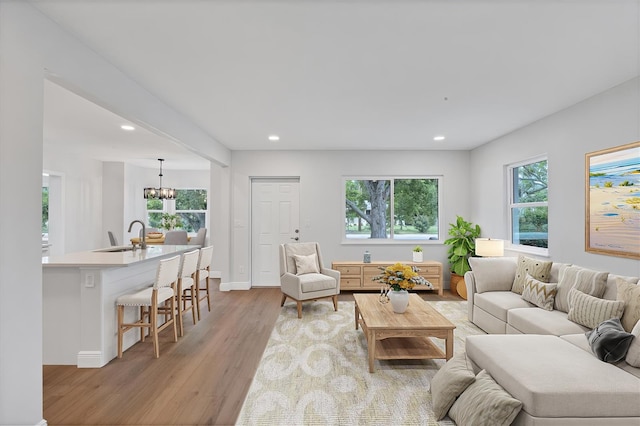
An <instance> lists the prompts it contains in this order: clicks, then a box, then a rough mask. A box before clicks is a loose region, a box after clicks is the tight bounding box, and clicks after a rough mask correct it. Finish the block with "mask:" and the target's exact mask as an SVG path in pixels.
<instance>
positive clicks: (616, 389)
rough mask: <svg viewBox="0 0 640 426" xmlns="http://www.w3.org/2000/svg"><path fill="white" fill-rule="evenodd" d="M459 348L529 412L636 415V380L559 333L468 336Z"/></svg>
mask: <svg viewBox="0 0 640 426" xmlns="http://www.w3.org/2000/svg"><path fill="white" fill-rule="evenodd" d="M554 312H555V311H554ZM465 348H466V351H467V355H468V356H469V358H470V359H471V360H472V361H473V362H474V363H475V364H476V365H477V366H478V367H479V368H481V369H485V370H487V372H489V374H491V376H492V377H493V378H494V379H495V380H496V382H498V383H499V384H500V385H501V386H502V387H503V388H504V389H505V390H506V391H507V392H508V393H509V394H511V395H512V396H513V397H514V398H516V399H518V400H520V401H522V403H523V410H525V411H526V412H527V413H528V414H530V415H531V416H534V417H625V416H627V417H637V416H640V404H638V397H639V395H640V379H638V378H637V377H635V376H633V375H632V374H629V373H627V372H625V371H624V370H622V369H620V368H618V367H616V366H614V365H612V364H607V363H605V362H602V361H600V360H599V359H597V358H596V357H594V356H593V354H591V353H588V352H585V351H584V350H582V349H580V348H579V347H577V346H574V345H572V344H571V343H569V342H567V341H565V340H563V339H561V338H559V337H556V336H541V335H522V334H517V335H483V336H469V337H467V339H466V343H465ZM576 424H578V423H576Z"/></svg>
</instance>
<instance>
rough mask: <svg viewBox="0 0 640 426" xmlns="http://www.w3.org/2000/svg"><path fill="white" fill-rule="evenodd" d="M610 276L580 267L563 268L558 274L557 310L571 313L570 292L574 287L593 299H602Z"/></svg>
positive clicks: (606, 273)
mask: <svg viewBox="0 0 640 426" xmlns="http://www.w3.org/2000/svg"><path fill="white" fill-rule="evenodd" d="M608 276H609V273H608V272H599V271H592V270H591V269H585V268H581V267H580V266H568V265H567V266H561V267H560V271H559V272H558V292H557V294H556V300H555V308H556V309H557V310H559V311H562V312H569V307H570V306H569V292H570V291H571V289H572V288H574V287H575V288H576V289H577V290H580V291H581V292H583V293H586V294H589V295H591V296H593V297H602V295H603V294H604V290H605V288H606V285H607V277H608ZM596 325H597V324H596ZM594 327H595V326H594ZM591 328H593V327H591Z"/></svg>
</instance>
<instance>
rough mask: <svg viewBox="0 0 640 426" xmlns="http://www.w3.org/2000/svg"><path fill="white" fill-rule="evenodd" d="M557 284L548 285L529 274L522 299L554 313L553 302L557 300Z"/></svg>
mask: <svg viewBox="0 0 640 426" xmlns="http://www.w3.org/2000/svg"><path fill="white" fill-rule="evenodd" d="M556 287H557V284H547V283H543V282H542V281H538V280H536V279H535V278H533V277H532V276H531V275H529V274H527V279H526V280H525V283H524V290H523V291H522V299H523V300H526V301H527V302H530V303H533V304H534V305H536V306H538V307H539V308H542V309H545V310H547V311H553V300H554V299H555V298H556Z"/></svg>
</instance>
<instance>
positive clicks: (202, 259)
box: [196, 246, 213, 321]
mask: <svg viewBox="0 0 640 426" xmlns="http://www.w3.org/2000/svg"><path fill="white" fill-rule="evenodd" d="M212 257H213V246H208V247H203V248H201V249H200V256H199V258H198V271H197V273H196V298H197V299H198V303H197V304H196V305H197V306H198V321H200V302H201V301H203V300H204V299H207V308H208V309H209V312H211V290H210V288H209V279H210V276H211V260H212ZM202 280H204V282H205V286H204V289H203V288H202V287H200V285H201V284H202ZM201 291H202V292H203V295H202V296H200V292H201Z"/></svg>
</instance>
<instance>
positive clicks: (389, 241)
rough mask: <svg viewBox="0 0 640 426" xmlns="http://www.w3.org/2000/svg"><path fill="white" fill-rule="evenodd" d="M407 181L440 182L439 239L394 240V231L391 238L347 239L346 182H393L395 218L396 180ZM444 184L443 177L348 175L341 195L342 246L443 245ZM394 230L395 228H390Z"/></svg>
mask: <svg viewBox="0 0 640 426" xmlns="http://www.w3.org/2000/svg"><path fill="white" fill-rule="evenodd" d="M407 179H433V180H437V181H438V220H437V224H436V227H437V229H438V239H436V240H430V239H428V238H412V239H396V238H393V231H391V237H390V238H347V236H346V235H347V221H346V215H345V212H346V210H345V200H346V197H347V194H346V186H347V185H346V182H347V181H350V180H388V181H390V182H391V192H390V194H389V197H390V199H389V217H391V218H393V217H394V208H395V206H394V198H393V195H394V184H393V181H394V180H407ZM443 182H444V178H443V176H442V175H410V176H403V175H360V176H356V175H348V176H342V180H341V183H342V187H341V190H340V194H341V203H340V205H341V213H340V221H341V223H342V225H341V226H340V230H341V233H342V235H341V244H345V245H413V246H415V245H417V244H426V245H431V244H443V243H444V236H443V233H442V217H443V213H442V206H443V201H442V194H443ZM390 229H391V230H393V226H391V227H390Z"/></svg>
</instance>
